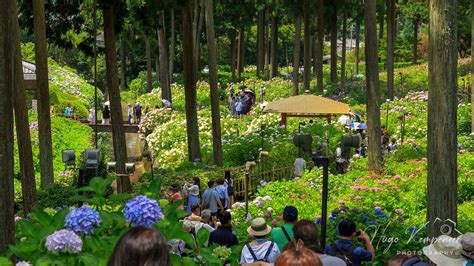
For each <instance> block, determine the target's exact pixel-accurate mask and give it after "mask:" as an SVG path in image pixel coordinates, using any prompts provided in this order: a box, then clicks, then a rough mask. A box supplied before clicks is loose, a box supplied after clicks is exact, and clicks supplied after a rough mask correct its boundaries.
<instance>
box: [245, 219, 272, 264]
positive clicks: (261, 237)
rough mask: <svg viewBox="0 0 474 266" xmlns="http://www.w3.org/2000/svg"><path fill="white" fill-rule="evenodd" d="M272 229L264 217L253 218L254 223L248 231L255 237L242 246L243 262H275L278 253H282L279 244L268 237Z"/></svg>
mask: <svg viewBox="0 0 474 266" xmlns="http://www.w3.org/2000/svg"><path fill="white" fill-rule="evenodd" d="M271 231H272V228H271V227H270V226H269V225H268V224H267V222H266V221H265V219H264V218H262V217H258V218H255V219H253V220H252V224H251V225H250V226H249V228H247V233H248V234H249V235H251V236H253V237H254V239H253V240H252V242H250V243H247V244H245V245H244V247H243V248H242V255H241V257H240V263H241V264H243V263H253V262H267V263H275V261H276V259H277V257H278V255H280V250H279V249H278V245H277V244H275V243H274V242H272V241H268V240H267V239H266V236H267V235H268V234H269V233H270V232H271Z"/></svg>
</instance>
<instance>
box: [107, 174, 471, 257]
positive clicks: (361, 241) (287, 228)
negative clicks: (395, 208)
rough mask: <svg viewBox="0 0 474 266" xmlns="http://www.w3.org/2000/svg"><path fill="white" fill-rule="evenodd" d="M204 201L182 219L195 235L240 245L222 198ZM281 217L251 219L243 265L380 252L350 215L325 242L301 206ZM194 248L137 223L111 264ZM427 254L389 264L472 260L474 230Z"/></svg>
mask: <svg viewBox="0 0 474 266" xmlns="http://www.w3.org/2000/svg"><path fill="white" fill-rule="evenodd" d="M194 183H196V181H194ZM219 183H221V182H219ZM221 185H222V184H221ZM192 186H194V185H191V187H192ZM208 187H209V188H208V190H209V189H211V190H213V192H212V193H211V196H210V197H209V198H211V201H215V202H219V201H220V200H221V199H220V198H219V193H214V192H217V191H216V190H215V189H214V184H213V183H209V184H208ZM172 200H173V199H172ZM223 201H225V199H223ZM205 204H209V202H207V203H206V202H205V200H203V203H202V204H199V203H195V204H193V205H192V206H191V207H189V210H190V212H191V213H190V214H189V215H188V216H187V217H186V218H185V219H184V220H182V222H183V228H184V230H185V231H187V232H188V233H190V234H191V235H192V236H193V237H194V238H196V236H197V234H198V232H199V230H207V231H209V233H210V234H209V238H208V240H207V241H206V243H205V245H207V246H211V245H217V246H225V247H232V246H234V245H239V241H238V236H237V234H236V232H235V231H233V230H232V215H231V212H230V211H229V210H225V209H226V208H225V207H224V205H223V204H222V202H220V204H218V203H217V205H218V211H217V212H214V211H213V210H211V209H209V208H205V207H203V206H204V205H205ZM208 207H209V206H208ZM201 208H202V210H201ZM282 217H283V221H284V224H283V226H281V227H273V228H272V227H271V226H270V225H269V224H267V222H266V220H265V219H264V218H263V217H257V218H255V219H253V220H252V221H251V224H250V226H249V227H248V228H247V233H248V235H249V236H250V238H251V241H250V242H248V243H245V244H244V245H243V247H242V251H241V254H240V260H239V263H240V264H241V265H277V266H278V265H281V266H283V265H295V266H296V265H308V266H320V265H331V266H339V265H341V266H343V265H354V266H357V265H362V263H363V262H364V261H366V262H369V261H372V260H373V259H374V258H375V256H376V253H375V248H374V246H373V245H372V242H371V239H370V237H369V235H368V234H367V233H366V232H364V231H363V230H360V229H357V226H356V224H355V223H354V222H353V221H351V220H348V219H342V220H340V221H339V224H338V226H337V232H338V235H339V239H338V240H336V241H335V242H334V243H329V244H327V245H326V246H325V247H321V246H320V244H319V243H320V237H319V233H318V226H317V224H316V222H314V221H310V220H305V219H303V220H299V219H298V209H297V208H296V207H294V206H286V207H285V208H284V210H283V215H282ZM193 252H194V251H193V250H192V249H190V247H187V246H186V243H185V242H184V241H183V240H180V239H172V240H168V241H167V240H165V239H164V238H163V237H162V236H161V234H160V232H158V231H157V230H155V229H150V228H145V227H134V228H132V229H130V230H129V232H127V233H126V234H125V235H123V236H122V237H121V238H120V240H119V241H118V242H117V245H116V247H115V250H114V252H113V255H112V256H111V258H110V260H109V264H108V265H114V266H122V265H166V266H167V265H171V259H170V253H172V254H176V255H178V256H187V255H191V254H190V253H193ZM423 254H424V255H425V256H426V257H427V258H428V259H429V260H430V261H428V262H424V261H423V259H422V258H421V257H420V256H417V255H407V254H403V253H400V254H397V255H394V256H393V257H392V258H390V259H389V260H388V261H387V262H386V264H385V265H388V266H428V265H473V264H472V262H473V260H474V233H467V234H465V235H462V236H460V237H459V238H457V239H456V238H452V237H450V236H447V235H442V236H440V237H438V239H437V240H436V241H435V242H434V243H432V244H430V245H428V246H426V247H424V248H423ZM226 263H229V261H227V262H226ZM469 263H470V264H469Z"/></svg>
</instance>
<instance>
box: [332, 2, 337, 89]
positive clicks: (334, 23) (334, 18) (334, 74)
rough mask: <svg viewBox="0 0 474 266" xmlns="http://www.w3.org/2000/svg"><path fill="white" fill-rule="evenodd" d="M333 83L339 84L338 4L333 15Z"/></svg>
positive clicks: (334, 6) (334, 5)
mask: <svg viewBox="0 0 474 266" xmlns="http://www.w3.org/2000/svg"><path fill="white" fill-rule="evenodd" d="M331 82H332V83H336V82H337V4H333V13H332V14H331Z"/></svg>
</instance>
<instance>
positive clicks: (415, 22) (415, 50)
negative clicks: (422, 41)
mask: <svg viewBox="0 0 474 266" xmlns="http://www.w3.org/2000/svg"><path fill="white" fill-rule="evenodd" d="M419 24H420V20H419V19H418V16H417V17H416V18H415V19H414V20H413V64H416V63H417V61H418V25H419Z"/></svg>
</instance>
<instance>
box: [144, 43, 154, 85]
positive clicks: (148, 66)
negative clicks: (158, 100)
mask: <svg viewBox="0 0 474 266" xmlns="http://www.w3.org/2000/svg"><path fill="white" fill-rule="evenodd" d="M145 54H146V87H147V91H148V92H151V91H152V90H153V67H152V65H151V45H150V38H148V37H145Z"/></svg>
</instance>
